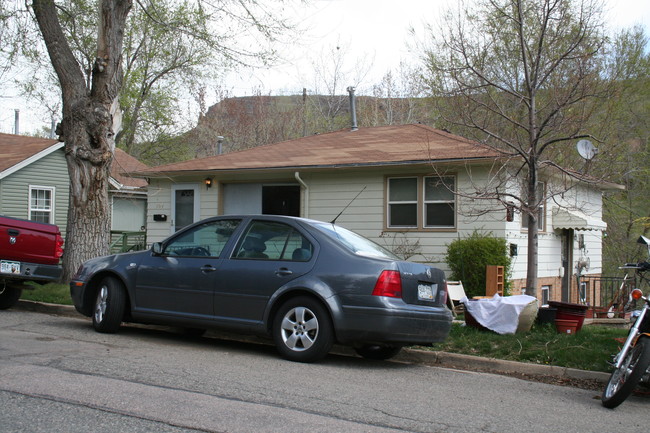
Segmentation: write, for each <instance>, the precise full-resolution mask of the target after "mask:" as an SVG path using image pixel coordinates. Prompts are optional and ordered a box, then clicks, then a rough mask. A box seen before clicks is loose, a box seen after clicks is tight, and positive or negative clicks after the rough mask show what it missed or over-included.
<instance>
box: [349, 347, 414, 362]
mask: <svg viewBox="0 0 650 433" xmlns="http://www.w3.org/2000/svg"><path fill="white" fill-rule="evenodd" d="M354 350H355V352H357V353H358V354H359V355H361V356H363V357H364V358H367V359H376V360H380V361H383V360H384V359H390V358H392V357H393V356H395V355H397V354H398V353H399V352H400V350H402V346H392V345H389V344H364V345H360V346H355V347H354Z"/></svg>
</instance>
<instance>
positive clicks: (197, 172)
mask: <svg viewBox="0 0 650 433" xmlns="http://www.w3.org/2000/svg"><path fill="white" fill-rule="evenodd" d="M494 159H496V157H494V156H482V157H476V158H446V159H435V160H431V159H420V160H410V161H384V162H370V163H349V164H320V165H286V166H279V167H238V168H212V169H201V170H170V171H164V170H162V171H157V172H144V171H139V172H132V173H129V175H130V176H132V177H138V178H165V177H172V176H187V175H205V174H214V173H226V174H228V173H236V172H247V173H251V172H265V171H301V170H302V171H305V170H328V169H329V170H340V169H346V168H373V167H396V166H401V165H405V166H412V165H427V164H432V163H436V164H448V163H456V162H478V161H491V160H494Z"/></svg>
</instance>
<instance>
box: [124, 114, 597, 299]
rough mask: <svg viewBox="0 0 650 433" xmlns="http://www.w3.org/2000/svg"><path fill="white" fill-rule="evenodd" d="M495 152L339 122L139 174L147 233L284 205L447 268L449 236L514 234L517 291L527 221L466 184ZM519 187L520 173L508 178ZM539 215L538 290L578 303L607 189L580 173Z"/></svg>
mask: <svg viewBox="0 0 650 433" xmlns="http://www.w3.org/2000/svg"><path fill="white" fill-rule="evenodd" d="M499 158H500V154H499V153H498V152H496V151H495V150H494V149H491V148H488V147H485V146H482V145H480V144H478V143H475V142H472V141H470V140H467V139H465V138H462V137H459V136H456V135H453V134H450V133H448V132H445V131H441V130H438V129H434V128H431V127H428V126H425V125H421V124H410V125H398V126H379V127H370V128H359V129H358V130H349V129H346V130H340V131H336V132H331V133H326V134H320V135H313V136H309V137H303V138H298V139H294V140H289V141H284V142H280V143H275V144H270V145H265V146H259V147H256V148H252V149H248V150H244V151H239V152H233V153H228V154H223V155H216V156H210V157H207V158H201V159H195V160H191V161H185V162H179V163H174V164H168V165H163V166H159V167H152V168H149V169H147V170H140V171H138V172H137V173H132V175H134V176H141V177H145V178H147V179H148V181H149V187H148V190H147V191H148V214H147V239H148V241H149V242H155V241H160V240H162V239H164V238H165V237H167V236H169V235H170V234H172V233H174V232H175V231H177V230H179V229H180V228H182V227H184V226H186V225H188V224H190V223H192V222H195V221H198V220H200V219H203V218H206V217H209V216H214V215H224V214H238V213H267V214H286V215H294V216H302V217H307V218H313V219H318V220H324V221H331V220H333V219H336V222H337V224H340V225H342V226H345V227H346V228H349V229H351V230H354V231H356V232H358V233H360V234H362V235H364V236H366V237H368V238H370V239H373V240H375V241H376V242H378V243H379V244H382V245H384V246H386V247H388V248H389V249H392V250H394V251H399V252H400V253H402V254H404V255H405V256H409V257H410V260H415V261H423V262H428V263H432V264H434V265H436V266H439V267H441V268H443V269H447V266H446V264H445V263H444V260H443V257H444V254H445V252H446V245H448V244H449V243H450V242H451V241H452V240H454V239H457V238H459V237H460V238H462V237H465V236H467V235H469V234H471V233H472V232H473V231H474V230H481V231H484V232H492V233H493V234H494V235H495V236H497V237H503V238H505V239H507V242H508V243H510V251H511V254H512V256H513V259H514V260H513V262H514V266H513V269H512V275H510V276H509V277H510V279H511V280H512V281H513V287H514V292H515V293H518V292H520V291H521V289H522V288H523V287H524V285H525V284H524V282H525V276H526V252H527V229H526V227H525V222H523V221H522V220H523V219H522V218H521V215H520V214H518V213H516V212H512V209H509V208H508V207H507V206H495V202H487V201H485V200H476V199H475V198H472V197H471V194H463V193H462V192H469V191H471V190H472V188H473V185H476V184H480V183H483V184H486V183H487V182H488V181H489V180H488V179H489V178H490V176H491V175H492V170H493V168H494V167H495V161H499ZM546 182H548V185H551V184H552V183H553V182H555V180H554V179H552V178H551V179H547V180H546ZM562 182H564V183H566V182H567V180H566V179H562ZM519 185H520V183H519V182H518V181H517V180H516V179H515V180H513V181H512V182H511V185H510V187H512V188H520V186H519ZM540 185H541V186H542V187H546V185H545V184H540ZM452 191H458V192H461V194H454V193H453V192H452ZM486 209H491V210H492V211H490V212H483V211H484V210H486ZM543 214H544V217H543V222H542V224H541V230H540V234H539V246H540V247H539V251H540V254H539V282H540V287H539V288H538V289H541V290H538V293H539V294H540V297H543V299H542V300H543V301H546V300H547V299H551V300H564V301H576V300H577V297H578V294H577V291H576V287H575V286H576V283H575V280H576V279H575V278H574V277H572V276H574V275H575V274H576V273H578V274H580V273H582V274H583V275H584V274H586V273H588V274H590V275H598V274H600V272H601V263H602V260H601V251H602V247H601V244H602V233H603V230H604V228H605V227H606V224H605V223H604V222H603V221H602V219H601V214H602V191H601V190H600V189H599V188H597V187H595V186H593V185H591V184H588V183H576V184H575V185H573V187H572V188H570V189H568V190H567V191H566V193H564V194H562V195H561V196H560V195H558V196H557V197H554V200H552V201H551V202H548V203H546V204H545V205H544V208H543ZM581 260H582V262H585V261H587V260H588V261H589V267H588V270H587V267H586V266H583V265H581V264H580V261H581Z"/></svg>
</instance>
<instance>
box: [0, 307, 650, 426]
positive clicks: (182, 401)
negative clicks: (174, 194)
mask: <svg viewBox="0 0 650 433" xmlns="http://www.w3.org/2000/svg"><path fill="white" fill-rule="evenodd" d="M598 395H599V393H598V392H596V391H588V390H582V389H576V388H571V387H562V386H556V385H549V384H544V383H536V382H530V381H523V380H519V379H515V378H510V377H504V376H500V375H493V374H487V373H476V372H466V371H459V370H452V369H447V368H440V367H431V366H424V365H419V364H407V363H400V362H370V361H367V360H363V359H360V358H355V357H349V356H341V355H330V356H328V357H327V358H326V359H325V360H324V361H322V362H320V363H317V364H298V363H292V362H288V361H284V360H282V359H280V358H279V357H278V356H277V355H276V353H275V350H274V349H273V348H272V347H270V346H265V345H260V344H252V343H243V342H237V341H227V340H222V339H217V338H206V337H203V338H188V337H186V336H183V335H182V334H180V333H179V332H176V331H174V330H172V329H166V328H150V327H135V326H125V327H123V328H122V329H121V331H120V333H119V334H116V335H106V334H98V333H95V332H94V331H93V330H92V327H91V325H90V322H89V321H88V320H86V319H81V318H80V319H77V318H71V317H60V316H51V315H47V314H39V313H32V312H26V311H19V310H7V311H0V407H1V408H2V409H0V431H2V432H84V433H86V432H99V431H102V432H187V431H201V432H305V431H309V432H389V431H409V432H521V431H526V432H563V433H565V432H566V433H568V432H581V433H582V432H599V433H600V432H642V431H647V423H648V416H647V414H648V408H650V406H649V405H650V399H647V398H638V397H632V398H630V399H629V400H628V401H626V402H625V403H623V405H621V406H620V407H619V408H617V409H616V410H608V409H605V408H603V407H601V405H600V401H598V399H597V397H598Z"/></svg>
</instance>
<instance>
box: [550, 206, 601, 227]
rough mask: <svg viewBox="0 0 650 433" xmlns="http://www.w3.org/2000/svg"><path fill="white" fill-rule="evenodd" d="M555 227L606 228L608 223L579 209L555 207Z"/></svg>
mask: <svg viewBox="0 0 650 433" xmlns="http://www.w3.org/2000/svg"><path fill="white" fill-rule="evenodd" d="M553 228H554V229H556V230H561V229H573V230H605V229H607V223H606V222H605V221H603V220H601V219H598V218H592V217H589V216H587V215H585V214H584V213H582V212H580V211H577V210H567V209H560V208H554V209H553Z"/></svg>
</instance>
